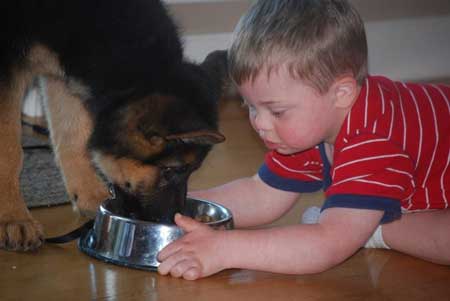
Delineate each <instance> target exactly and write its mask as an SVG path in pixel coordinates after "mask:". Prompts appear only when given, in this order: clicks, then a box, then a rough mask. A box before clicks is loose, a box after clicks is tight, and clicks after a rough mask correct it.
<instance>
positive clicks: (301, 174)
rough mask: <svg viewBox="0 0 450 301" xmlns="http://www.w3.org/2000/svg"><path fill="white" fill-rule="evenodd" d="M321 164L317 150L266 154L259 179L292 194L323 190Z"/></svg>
mask: <svg viewBox="0 0 450 301" xmlns="http://www.w3.org/2000/svg"><path fill="white" fill-rule="evenodd" d="M322 174H323V163H322V159H321V156H320V151H319V149H318V148H317V147H316V148H313V149H310V150H307V151H304V152H300V153H296V154H291V155H282V154H280V153H278V152H276V151H271V152H269V153H267V154H266V157H265V160H264V164H263V165H262V166H261V168H260V169H259V172H258V175H259V177H260V178H261V179H262V180H263V181H264V182H265V183H266V184H268V185H269V186H271V187H274V188H277V189H280V190H285V191H292V192H313V191H318V190H320V189H322V188H323V176H322Z"/></svg>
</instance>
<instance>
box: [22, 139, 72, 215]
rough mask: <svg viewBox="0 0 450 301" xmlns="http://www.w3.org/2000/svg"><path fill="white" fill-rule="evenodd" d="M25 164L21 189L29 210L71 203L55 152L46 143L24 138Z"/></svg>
mask: <svg viewBox="0 0 450 301" xmlns="http://www.w3.org/2000/svg"><path fill="white" fill-rule="evenodd" d="M22 145H23V147H24V151H23V152H24V163H23V169H22V173H21V175H20V188H21V190H22V194H23V197H24V199H25V203H26V204H27V206H28V208H33V207H42V206H54V205H60V204H66V203H69V197H68V195H67V193H66V190H65V187H64V183H63V180H62V177H61V174H60V171H59V169H58V167H57V166H56V163H55V159H54V157H53V152H52V151H51V149H48V148H45V146H46V145H47V142H46V141H43V140H41V139H38V138H35V137H31V136H23V137H22Z"/></svg>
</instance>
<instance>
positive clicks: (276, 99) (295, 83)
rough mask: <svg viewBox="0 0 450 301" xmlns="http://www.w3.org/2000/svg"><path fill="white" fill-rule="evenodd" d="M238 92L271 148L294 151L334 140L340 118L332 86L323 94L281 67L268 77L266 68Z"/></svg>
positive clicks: (257, 130)
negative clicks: (294, 77)
mask: <svg viewBox="0 0 450 301" xmlns="http://www.w3.org/2000/svg"><path fill="white" fill-rule="evenodd" d="M239 91H240V93H241V95H242V97H243V98H244V102H245V104H246V105H247V106H248V108H249V118H250V122H251V124H252V126H253V128H254V129H255V130H256V132H258V134H259V135H260V137H261V139H262V140H263V141H264V143H265V144H266V146H267V147H268V148H269V149H274V150H276V151H278V152H279V153H282V154H293V153H296V152H300V151H304V150H306V149H309V148H311V147H314V146H315V145H317V144H319V143H321V142H323V141H325V142H328V143H333V142H334V139H335V137H336V135H337V133H338V131H339V128H340V124H339V122H338V121H339V119H340V118H339V117H338V115H339V112H338V111H339V110H337V109H336V106H335V96H334V94H333V93H332V92H331V89H330V91H329V92H327V93H325V94H323V95H321V94H320V93H318V92H317V91H316V90H315V89H313V88H312V87H310V86H308V85H306V84H303V83H302V82H301V81H299V80H296V79H293V78H292V77H291V76H290V75H289V72H288V71H287V69H286V68H282V67H280V68H279V69H278V70H276V71H273V72H271V73H270V75H269V76H268V75H267V72H265V71H264V70H263V71H262V72H260V74H259V75H258V76H257V77H256V78H255V80H254V81H253V82H251V81H247V82H245V83H243V84H242V85H241V86H240V87H239Z"/></svg>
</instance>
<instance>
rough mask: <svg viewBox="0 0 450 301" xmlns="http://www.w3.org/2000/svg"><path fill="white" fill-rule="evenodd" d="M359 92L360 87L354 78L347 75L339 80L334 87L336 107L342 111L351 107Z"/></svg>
mask: <svg viewBox="0 0 450 301" xmlns="http://www.w3.org/2000/svg"><path fill="white" fill-rule="evenodd" d="M359 90H360V89H359V85H358V83H357V82H356V80H355V79H354V78H353V76H349V75H346V76H343V77H340V78H338V79H337V80H336V81H335V82H334V84H333V86H332V93H334V96H335V99H336V102H335V105H336V107H338V108H341V109H345V108H349V107H351V106H352V105H353V103H354V102H355V100H356V98H358V95H359Z"/></svg>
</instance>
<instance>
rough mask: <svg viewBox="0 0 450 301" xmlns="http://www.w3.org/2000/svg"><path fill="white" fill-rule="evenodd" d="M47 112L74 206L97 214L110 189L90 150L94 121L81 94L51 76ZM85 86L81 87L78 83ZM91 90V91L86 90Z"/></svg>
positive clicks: (58, 161)
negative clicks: (99, 171)
mask: <svg viewBox="0 0 450 301" xmlns="http://www.w3.org/2000/svg"><path fill="white" fill-rule="evenodd" d="M42 86H44V87H46V90H47V99H46V106H45V107H46V111H47V112H46V113H47V119H48V124H49V128H50V134H51V139H52V143H53V149H54V152H55V156H56V160H57V163H58V165H59V166H60V168H61V171H62V174H63V178H64V181H65V185H66V189H67V192H68V194H69V195H70V197H71V200H72V203H73V204H74V208H78V209H79V210H80V213H81V214H82V215H85V216H93V215H94V214H95V212H96V210H97V208H98V206H99V205H100V203H101V202H102V201H103V200H105V199H106V198H107V197H108V196H109V193H108V189H107V188H106V185H105V184H104V183H103V181H102V180H101V179H100V178H99V177H98V175H97V173H96V171H95V168H94V166H93V164H92V162H91V158H90V156H89V153H88V150H87V146H86V145H87V141H88V138H89V136H90V134H91V132H92V120H91V117H90V116H89V113H88V112H87V110H86V109H85V107H84V106H83V103H82V100H81V98H80V96H78V95H76V94H74V92H80V93H81V92H82V91H71V90H74V88H73V87H71V89H69V87H68V86H67V85H66V82H65V81H63V80H61V79H57V78H48V79H47V81H46V83H45V84H41V87H42ZM76 88H77V89H82V87H81V86H76ZM86 93H87V92H86Z"/></svg>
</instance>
